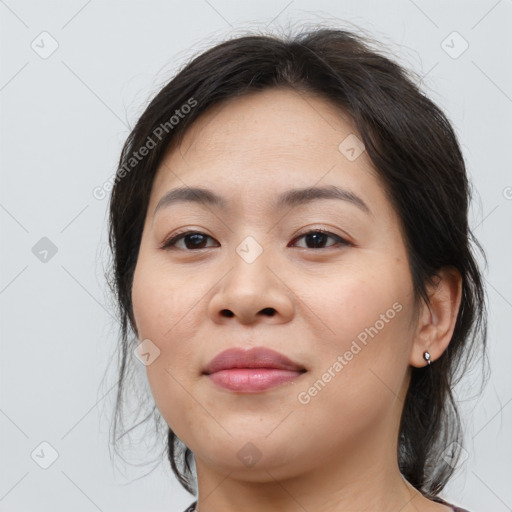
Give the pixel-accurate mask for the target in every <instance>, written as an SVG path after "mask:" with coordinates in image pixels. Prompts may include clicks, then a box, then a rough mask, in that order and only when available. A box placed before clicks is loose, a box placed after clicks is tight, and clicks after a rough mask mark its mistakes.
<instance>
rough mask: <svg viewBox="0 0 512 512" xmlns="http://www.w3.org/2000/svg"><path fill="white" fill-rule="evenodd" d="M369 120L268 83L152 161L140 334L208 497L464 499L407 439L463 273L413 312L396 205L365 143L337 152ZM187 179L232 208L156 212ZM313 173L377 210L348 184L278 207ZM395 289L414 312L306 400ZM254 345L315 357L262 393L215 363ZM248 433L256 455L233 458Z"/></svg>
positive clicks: (154, 385) (205, 507)
mask: <svg viewBox="0 0 512 512" xmlns="http://www.w3.org/2000/svg"><path fill="white" fill-rule="evenodd" d="M355 133H356V130H355V129H354V127H353V125H352V124H351V121H350V119H349V117H348V116H347V115H345V114H344V113H343V112H341V111H340V110H339V109H337V108H335V107H334V106H332V105H331V104H330V103H328V102H326V101H325V100H323V99H321V98H319V97H315V96H312V95H309V94H308V95H305V94H299V93H298V92H296V91H293V90H290V89H271V90H267V91H264V92H258V93H253V94H250V95H246V96H243V97H241V98H236V99H233V100H229V101H228V102H225V103H222V104H217V105H215V106H214V107H213V108H211V109H210V110H209V111H208V112H206V113H205V114H203V115H202V116H201V117H200V118H199V119H198V121H197V122H196V123H195V124H194V125H193V126H192V127H191V128H190V129H189V130H188V131H187V133H186V134H185V138H184V140H183V141H182V144H181V145H180V146H178V147H172V148H169V151H168V152H167V154H166V155H165V158H164V159H163V161H162V164H161V166H160V167H159V169H158V172H157V174H156V176H155V180H154V183H153V187H152V191H151V197H150V203H149V208H148V212H147V216H146V221H145V226H144V231H143V236H142V241H141V246H140V252H139V256H138V261H137V266H136V270H135V276H134V282H133V289H132V299H133V308H134V318H135V321H136V330H137V334H138V337H139V339H140V340H141V341H142V340H144V339H149V340H151V343H153V344H154V345H156V346H157V347H158V349H159V351H160V354H159V356H158V357H157V358H156V359H155V360H154V361H153V362H152V363H151V364H149V365H148V366H146V370H147V376H148V380H149V384H150V387H151V390H152V393H153V396H154V399H155V402H156V404H157V406H158V408H159V410H160V412H161V414H162V416H163V417H164V419H165V420H166V422H167V424H168V425H169V426H170V427H171V428H172V430H173V431H174V432H175V433H176V434H177V435H178V437H179V438H180V439H181V440H182V441H183V442H184V443H185V444H186V445H187V446H188V447H189V448H190V449H191V450H192V452H193V453H194V456H195V461H196V468H197V477H198V491H199V494H198V499H199V505H198V509H199V510H200V512H216V511H219V512H220V511H222V512H229V511H239V510H244V511H248V512H252V511H262V510H265V511H267V510H281V511H285V512H287V511H292V510H294V511H296V510H307V511H315V512H324V511H329V512H333V511H370V510H371V511H375V510H379V511H380V512H387V511H389V512H391V511H394V512H396V511H398V510H400V511H401V512H412V511H425V512H427V511H447V510H450V509H449V507H447V506H445V505H442V504H439V503H436V502H433V501H430V500H428V499H427V498H425V497H423V496H422V495H421V494H420V493H419V492H418V491H417V490H416V489H415V488H414V487H412V486H411V485H410V484H409V483H408V482H406V480H405V479H404V478H403V477H402V475H401V474H400V472H399V469H398V462H397V455H396V453H397V435H398V429H399V421H400V416H401V412H402V407H403V400H404V397H405V394H406V391H407V388H408V384H409V378H410V368H411V366H416V367H419V366H425V365H426V364H427V363H426V361H425V360H424V359H423V352H424V351H425V350H428V351H429V352H430V355H431V358H432V361H434V363H432V364H435V361H436V359H438V358H439V357H440V356H441V354H442V352H443V351H444V350H445V349H446V347H447V345H448V343H449V341H450V339H451V335H452V332H453V328H454V325H455V320H456V315H457V311H458V308H459V305H460V297H461V280H460V275H459V274H458V273H457V272H456V271H454V270H453V269H442V271H441V272H440V273H439V279H438V283H437V286H436V287H432V288H429V293H430V296H431V304H430V307H427V305H426V304H424V303H421V304H420V306H419V309H418V310H415V309H414V295H413V288H412V278H411V274H410V269H409V264H408V259H407V254H406V249H405V245H404V240H403V236H402V232H401V228H400V222H399V218H398V217H397V215H396V213H395V212H394V210H393V208H392V206H391V204H390V202H389V201H388V199H387V197H386V195H385V192H384V189H383V187H382V184H381V183H380V181H379V179H378V177H377V174H376V172H375V170H374V169H373V167H372V165H371V162H370V160H369V158H368V156H367V154H366V153H365V152H363V153H362V154H361V155H360V156H359V157H358V158H357V159H355V160H354V161H350V160H349V159H348V158H347V157H346V156H345V155H344V154H343V153H342V152H341V151H340V150H339V149H338V146H339V144H340V142H341V141H343V140H344V139H345V137H347V136H348V135H349V134H355ZM184 185H187V186H201V187H205V188H208V189H210V190H212V191H214V192H216V193H218V194H219V195H222V196H223V197H224V198H225V199H226V200H227V203H228V207H227V209H226V210H222V209H220V208H218V207H216V206H212V205H209V204H208V205H206V204H204V203H199V204H197V203H184V202H182V203H176V204H173V205H170V206H169V207H167V208H164V209H162V210H160V211H159V212H158V213H157V214H156V216H155V215H154V210H155V207H156V205H157V203H158V201H159V200H160V198H161V197H162V196H163V195H165V193H167V192H168V191H169V190H171V189H173V188H177V187H182V186H184ZM313 185H316V186H322V185H336V186H339V187H343V188H345V189H348V190H350V191H351V192H353V193H354V194H357V195H358V196H359V197H360V198H361V199H363V200H364V202H365V203H366V204H367V205H368V207H369V208H370V210H371V214H367V213H365V212H364V211H362V210H361V209H359V208H358V207H357V206H355V205H354V204H352V203H350V202H348V201H342V200H337V199H318V200H314V201H312V202H311V203H307V204H303V205H300V206H298V207H295V208H285V209H284V210H282V211H279V212H274V211H272V208H271V206H272V201H273V200H274V199H275V198H276V197H277V195H279V194H280V193H281V192H284V191H286V190H289V189H291V188H299V187H308V186H313ZM318 228H321V229H325V230H327V231H329V232H330V233H332V234H333V235H334V237H333V238H324V239H323V241H321V242H320V246H319V247H315V245H314V238H313V241H312V240H311V238H310V237H305V236H302V235H304V234H305V233H307V232H309V231H315V229H318ZM188 230H190V231H194V232H201V233H204V234H205V235H206V236H205V237H204V238H203V239H200V240H202V241H203V243H202V245H201V247H204V248H202V249H196V248H195V246H194V243H193V242H194V241H193V240H192V241H191V240H190V237H189V238H188V240H187V239H181V240H180V241H178V242H177V243H176V245H175V247H174V248H173V249H168V250H165V249H162V248H160V246H161V245H162V244H163V243H164V242H165V241H166V240H168V239H170V237H171V235H173V234H174V233H177V232H178V231H188ZM247 236H252V237H253V238H254V239H255V240H256V241H257V243H258V244H259V246H260V247H261V248H262V249H263V252H262V253H261V254H260V255H259V256H258V257H257V258H256V259H255V261H253V262H251V263H248V262H247V261H246V260H244V259H243V258H242V257H241V256H240V255H239V253H238V252H237V251H236V248H237V247H238V246H239V244H240V243H241V242H242V241H243V240H244V239H245V237H247ZM329 236H331V235H329ZM336 236H340V237H342V238H344V239H345V240H347V241H348V242H349V243H348V244H345V245H343V244H341V243H339V239H337V238H336ZM396 303H398V304H399V305H400V306H401V310H400V312H397V313H396V315H394V318H393V319H391V320H389V321H388V322H386V323H385V325H384V327H383V328H381V329H380V330H379V331H378V333H377V334H376V335H374V337H373V338H371V337H369V338H368V343H367V344H366V345H362V344H361V343H359V345H360V346H361V350H360V351H359V352H358V353H357V354H356V355H354V356H353V358H352V359H351V360H350V361H346V359H345V361H346V364H345V365H344V366H343V369H342V370H341V371H338V372H334V373H335V377H333V378H332V379H331V380H330V381H329V382H328V383H327V384H326V385H325V387H323V388H322V389H321V391H319V392H318V393H317V394H316V395H315V396H314V397H311V399H310V401H309V402H308V403H307V404H304V403H301V402H300V401H299V400H298V395H299V393H301V392H304V391H307V390H308V389H309V388H310V387H311V386H312V385H313V384H314V383H315V382H316V381H318V379H320V378H322V375H323V374H324V373H325V372H326V371H328V368H330V367H332V366H333V364H334V363H335V361H336V360H337V357H338V356H343V355H344V354H345V353H346V352H347V351H348V350H350V347H351V344H352V342H353V341H354V340H357V336H358V334H360V333H361V332H362V331H364V329H365V328H367V327H369V326H374V325H375V324H376V321H377V320H379V319H380V318H382V317H381V315H382V314H386V311H388V310H389V309H390V308H392V306H393V304H396ZM265 308H273V310H271V311H272V312H273V314H268V310H266V309H265ZM224 310H228V311H229V312H231V315H226V314H223V313H222V312H223V311H224ZM415 312H416V313H417V315H415ZM266 313H267V314H266ZM250 346H266V347H270V348H272V349H274V350H277V351H279V352H281V353H283V354H285V355H287V356H288V357H289V358H291V359H292V360H293V361H296V362H298V363H300V364H302V365H303V366H304V367H305V368H306V369H307V370H308V371H307V372H306V373H305V374H304V375H303V376H301V377H300V378H298V379H296V380H294V381H292V382H288V383H285V384H283V385H281V386H278V387H276V388H273V389H271V390H267V391H264V392H260V393H256V394H247V393H235V392H232V391H227V390H224V389H221V388H219V387H217V386H215V385H214V384H213V383H212V382H211V381H210V379H209V378H208V377H207V376H205V375H203V374H202V371H203V369H204V367H205V365H206V364H207V363H208V362H209V361H210V360H211V359H212V358H213V357H214V356H215V355H217V354H218V353H219V352H221V351H223V350H224V349H226V348H230V347H250ZM331 373H332V371H331ZM248 442H250V443H252V445H250V446H251V447H249V448H248V447H247V446H246V445H247V443H248ZM244 446H245V450H249V452H251V453H252V454H253V455H255V456H257V457H260V458H259V460H257V462H256V463H252V464H247V463H246V464H244V463H243V462H242V461H241V460H240V458H239V457H238V456H237V454H238V453H239V451H240V450H241V449H242V448H243V447H244ZM242 453H244V452H243V451H242Z"/></svg>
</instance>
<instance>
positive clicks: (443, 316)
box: [410, 267, 462, 367]
mask: <svg viewBox="0 0 512 512" xmlns="http://www.w3.org/2000/svg"><path fill="white" fill-rule="evenodd" d="M427 292H428V296H429V299H430V300H429V304H426V303H425V302H422V311H421V314H420V315H419V320H418V325H417V330H416V336H415V337H414V345H413V347H412V351H411V359H410V364H411V365H412V366H415V367H422V366H427V365H428V364H430V363H434V362H435V361H436V360H437V359H439V357H441V355H442V354H443V352H444V351H445V350H446V348H447V347H448V345H449V343H450V341H451V339H452V335H453V331H454V329H455V323H456V321H457V316H458V313H459V308H460V303H461V298H462V276H461V274H460V272H459V271H458V270H457V269H456V268H455V267H444V268H442V269H441V270H439V271H438V272H437V274H436V276H434V278H433V284H428V285H427Z"/></svg>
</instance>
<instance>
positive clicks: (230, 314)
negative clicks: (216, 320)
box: [221, 309, 233, 317]
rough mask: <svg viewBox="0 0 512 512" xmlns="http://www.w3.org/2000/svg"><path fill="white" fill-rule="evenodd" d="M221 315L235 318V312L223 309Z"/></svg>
mask: <svg viewBox="0 0 512 512" xmlns="http://www.w3.org/2000/svg"><path fill="white" fill-rule="evenodd" d="M221 314H222V316H227V317H232V316H233V312H232V311H230V310H229V309H223V310H222V311H221Z"/></svg>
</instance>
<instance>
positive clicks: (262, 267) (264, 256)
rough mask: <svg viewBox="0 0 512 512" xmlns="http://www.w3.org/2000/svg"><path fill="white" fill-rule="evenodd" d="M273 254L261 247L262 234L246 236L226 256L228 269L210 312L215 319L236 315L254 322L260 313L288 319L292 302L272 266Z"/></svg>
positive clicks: (268, 249)
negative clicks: (260, 235) (227, 256)
mask: <svg viewBox="0 0 512 512" xmlns="http://www.w3.org/2000/svg"><path fill="white" fill-rule="evenodd" d="M258 238H259V239H260V240H261V241H262V243H260V241H258ZM275 256H276V255H275V254H274V253H273V252H272V249H270V248H269V247H265V246H264V240H263V237H259V236H258V235H248V236H245V237H244V238H243V239H242V241H241V242H240V243H239V244H238V245H237V246H236V247H235V248H234V251H233V252H232V253H231V254H230V256H229V263H228V264H229V267H230V271H229V272H228V273H227V275H226V276H225V277H224V279H222V281H221V283H220V287H219V289H218V290H217V292H216V293H215V294H214V296H213V298H212V301H211V304H210V312H211V315H213V317H214V318H216V319H217V320H218V319H220V318H224V317H226V316H230V317H231V316H235V317H238V319H239V320H240V321H241V322H243V323H250V322H253V321H255V320H256V319H257V318H258V316H260V317H261V315H262V314H263V315H264V316H266V317H268V316H272V317H275V318H280V319H281V321H282V320H283V319H284V318H288V317H289V316H290V315H291V314H292V312H293V304H292V300H291V297H290V293H289V292H288V288H287V287H286V286H285V285H284V284H283V283H282V281H281V280H280V279H279V278H278V276H277V275H276V274H277V272H276V269H275V268H272V267H273V266H274V267H275V265H272V262H273V261H274V262H275V261H276V260H275Z"/></svg>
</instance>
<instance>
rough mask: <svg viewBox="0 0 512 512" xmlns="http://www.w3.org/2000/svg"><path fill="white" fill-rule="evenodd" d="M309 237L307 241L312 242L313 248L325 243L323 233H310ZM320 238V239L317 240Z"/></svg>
mask: <svg viewBox="0 0 512 512" xmlns="http://www.w3.org/2000/svg"><path fill="white" fill-rule="evenodd" d="M307 236H308V237H309V240H310V241H311V240H312V241H313V245H314V246H315V247H318V246H319V245H322V242H325V240H324V238H325V236H326V235H325V233H310V234H309V235H307ZM319 237H320V239H319Z"/></svg>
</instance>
